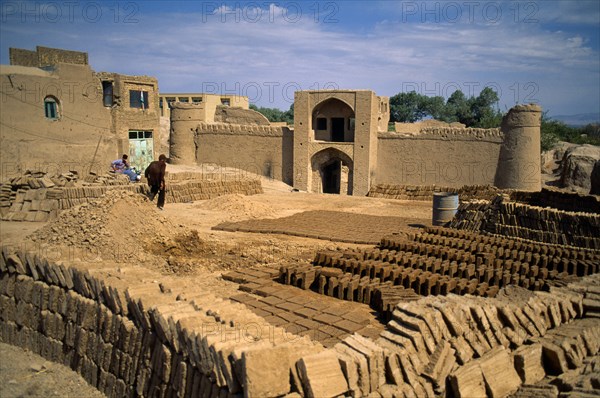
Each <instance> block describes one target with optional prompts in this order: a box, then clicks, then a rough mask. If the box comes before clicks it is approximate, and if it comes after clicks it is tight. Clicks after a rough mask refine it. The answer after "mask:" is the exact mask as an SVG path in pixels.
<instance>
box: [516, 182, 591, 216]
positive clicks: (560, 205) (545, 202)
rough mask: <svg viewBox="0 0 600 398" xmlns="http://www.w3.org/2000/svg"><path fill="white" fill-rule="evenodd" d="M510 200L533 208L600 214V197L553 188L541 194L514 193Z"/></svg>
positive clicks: (542, 191) (546, 189) (544, 190)
mask: <svg viewBox="0 0 600 398" xmlns="http://www.w3.org/2000/svg"><path fill="white" fill-rule="evenodd" d="M510 200H512V201H515V202H521V203H526V204H529V205H531V206H539V207H551V208H553V209H558V210H564V211H573V212H578V211H582V210H583V211H586V212H589V213H596V214H600V197H599V196H594V195H582V194H579V193H576V192H564V191H561V190H557V189H552V188H542V190H541V191H540V192H524V191H514V192H511V193H510Z"/></svg>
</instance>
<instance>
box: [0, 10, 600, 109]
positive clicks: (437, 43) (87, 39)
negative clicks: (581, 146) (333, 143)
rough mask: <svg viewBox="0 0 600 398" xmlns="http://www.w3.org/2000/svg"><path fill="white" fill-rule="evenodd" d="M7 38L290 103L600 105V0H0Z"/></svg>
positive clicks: (168, 85)
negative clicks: (458, 99) (489, 98)
mask: <svg viewBox="0 0 600 398" xmlns="http://www.w3.org/2000/svg"><path fill="white" fill-rule="evenodd" d="M0 4H1V9H0V11H1V14H0V62H1V63H2V64H8V63H9V59H8V49H9V47H18V48H25V49H30V50H34V49H35V46H37V45H40V46H46V47H56V48H64V49H70V50H77V51H85V52H87V53H88V54H89V62H90V64H91V66H92V68H93V69H94V70H95V71H107V72H118V73H124V74H132V75H150V76H154V77H156V78H157V79H158V83H159V90H160V91H161V92H164V93H172V92H207V93H221V94H237V95H246V96H248V97H249V99H250V102H251V103H254V104H257V105H258V106H265V107H275V108H280V109H283V110H287V109H288V108H289V107H290V105H291V104H292V102H293V97H294V91H297V90H314V89H337V88H339V89H371V90H374V91H375V92H376V93H377V94H378V95H385V96H393V95H395V94H397V93H399V92H409V91H413V90H414V91H416V92H418V93H421V94H425V95H429V96H433V95H441V96H443V97H446V98H447V97H448V96H450V95H451V94H452V93H453V92H454V91H455V90H457V89H460V90H461V91H463V93H465V94H466V95H467V96H471V95H478V94H479V92H480V91H481V90H482V89H483V88H484V87H486V86H487V87H491V88H492V89H494V90H495V91H496V92H497V93H498V94H499V97H500V101H499V104H498V106H499V108H500V110H502V111H506V110H508V109H509V108H510V107H512V106H513V105H515V104H522V103H537V104H540V105H541V106H542V108H543V109H544V110H546V111H548V114H549V115H571V114H581V113H597V112H600V1H598V0H592V1H587V0H580V1H573V0H567V1H559V0H534V1H477V0H473V1H471V0H465V1H343V0H342V1H340V0H338V1H274V2H270V1H261V0H259V1H256V2H244V1H236V2H231V1H122V2H118V1H106V2H104V1H76V0H67V1H52V2H41V1H4V0H2V1H0Z"/></svg>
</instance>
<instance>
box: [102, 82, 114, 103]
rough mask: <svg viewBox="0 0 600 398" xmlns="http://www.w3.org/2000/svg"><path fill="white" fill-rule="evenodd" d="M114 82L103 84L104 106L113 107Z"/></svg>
mask: <svg viewBox="0 0 600 398" xmlns="http://www.w3.org/2000/svg"><path fill="white" fill-rule="evenodd" d="M113 100H114V98H113V82H109V81H103V82H102V102H103V104H104V106H113Z"/></svg>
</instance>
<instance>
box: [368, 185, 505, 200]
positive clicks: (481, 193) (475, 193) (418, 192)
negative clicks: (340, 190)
mask: <svg viewBox="0 0 600 398" xmlns="http://www.w3.org/2000/svg"><path fill="white" fill-rule="evenodd" d="M435 192H448V193H456V194H458V196H459V199H460V200H461V201H466V200H473V199H487V200H490V199H492V198H493V197H495V196H496V195H497V194H499V193H502V192H509V191H506V190H501V189H498V188H496V187H494V186H491V185H464V186H462V187H461V188H452V187H441V186H436V185H394V184H377V185H374V186H372V187H371V189H370V190H369V193H368V194H367V196H370V197H374V198H386V199H400V200H433V194H434V193H435Z"/></svg>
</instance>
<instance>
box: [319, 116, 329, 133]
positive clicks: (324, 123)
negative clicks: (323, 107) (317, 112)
mask: <svg viewBox="0 0 600 398" xmlns="http://www.w3.org/2000/svg"><path fill="white" fill-rule="evenodd" d="M317 130H327V119H326V118H324V117H318V118H317Z"/></svg>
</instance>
